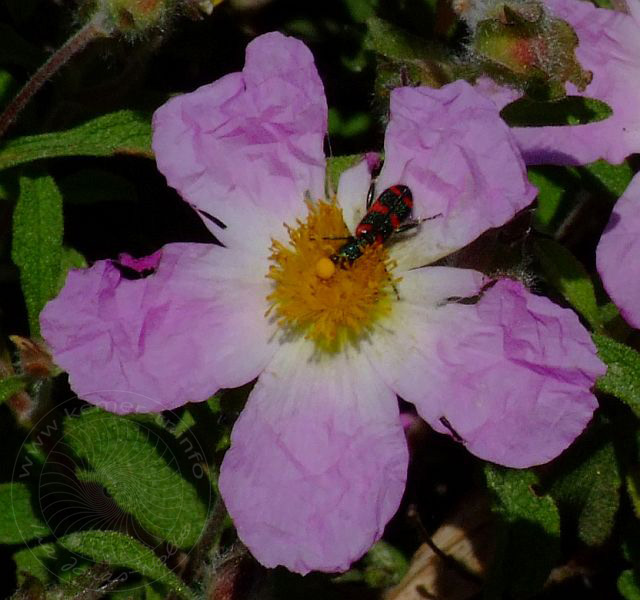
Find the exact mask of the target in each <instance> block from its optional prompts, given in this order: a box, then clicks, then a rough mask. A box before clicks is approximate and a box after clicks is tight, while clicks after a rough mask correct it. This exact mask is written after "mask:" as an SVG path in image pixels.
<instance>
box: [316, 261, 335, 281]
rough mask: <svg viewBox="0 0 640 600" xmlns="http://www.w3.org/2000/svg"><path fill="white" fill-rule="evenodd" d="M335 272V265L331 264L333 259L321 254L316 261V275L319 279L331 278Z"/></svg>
mask: <svg viewBox="0 0 640 600" xmlns="http://www.w3.org/2000/svg"><path fill="white" fill-rule="evenodd" d="M335 272H336V266H335V265H334V264H333V261H332V260H331V259H330V258H327V257H326V256H323V257H322V258H321V259H320V260H319V261H318V262H317V263H316V275H317V276H318V277H320V279H331V277H333V274H334V273H335Z"/></svg>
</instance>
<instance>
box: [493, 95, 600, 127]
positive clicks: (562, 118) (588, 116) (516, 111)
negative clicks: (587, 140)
mask: <svg viewBox="0 0 640 600" xmlns="http://www.w3.org/2000/svg"><path fill="white" fill-rule="evenodd" d="M612 113H613V111H612V110H611V107H610V106H609V105H608V104H606V103H605V102H602V100H596V99H595V98H585V97H583V96H567V97H565V98H563V99H562V100H555V101H553V102H539V101H537V100H531V99H530V98H519V99H518V100H515V101H514V102H511V103H510V104H507V105H506V106H505V107H504V108H503V109H502V110H501V111H500V116H501V117H502V118H503V119H504V120H505V121H506V122H507V124H509V125H510V126H511V127H544V126H547V125H584V124H586V123H594V122H595V121H602V120H604V119H606V118H607V117H610V116H611V115H612Z"/></svg>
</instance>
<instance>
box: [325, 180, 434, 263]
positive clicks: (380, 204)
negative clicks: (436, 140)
mask: <svg viewBox="0 0 640 600" xmlns="http://www.w3.org/2000/svg"><path fill="white" fill-rule="evenodd" d="M374 194H375V186H374V184H372V185H371V187H370V188H369V193H368V194H367V213H366V214H365V216H364V217H363V218H362V220H361V221H360V223H358V226H357V227H356V230H355V233H354V235H352V236H350V237H348V238H346V239H347V241H346V242H345V243H344V244H343V245H342V246H340V248H338V251H337V252H336V253H335V254H332V255H331V256H330V257H329V258H330V259H331V260H332V261H333V262H334V263H335V264H340V263H343V262H350V263H351V262H353V261H354V260H356V259H357V258H359V257H361V256H362V253H363V251H364V249H365V247H367V246H379V245H381V244H384V243H385V242H386V241H387V240H388V239H389V238H390V237H391V234H393V233H398V232H401V231H406V230H408V229H411V228H413V227H416V226H417V225H418V224H419V223H420V222H421V220H411V221H408V222H406V221H407V219H408V218H409V215H410V214H411V209H412V208H413V195H412V194H411V190H410V189H409V188H408V187H407V186H406V185H392V186H391V187H389V188H387V189H386V190H384V191H383V192H382V193H381V194H380V195H379V196H378V197H377V198H376V200H375V202H374V201H373V198H374Z"/></svg>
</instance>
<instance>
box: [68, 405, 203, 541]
mask: <svg viewBox="0 0 640 600" xmlns="http://www.w3.org/2000/svg"><path fill="white" fill-rule="evenodd" d="M64 432H65V441H66V442H67V443H68V444H69V446H70V447H71V449H72V450H73V451H74V452H75V453H76V454H77V455H78V456H79V457H80V458H82V459H84V460H86V462H87V463H88V464H89V466H90V470H83V471H81V472H79V473H78V476H79V477H80V478H81V479H83V480H85V481H92V482H96V483H99V484H100V485H102V486H104V487H105V488H106V490H107V491H108V492H109V494H110V495H111V496H112V498H113V499H114V500H115V501H116V502H117V504H118V505H119V506H120V507H122V508H123V509H124V510H125V511H127V512H129V513H131V514H132V515H134V516H135V517H136V518H137V520H138V521H139V522H140V524H141V525H142V526H143V527H144V528H145V529H146V530H147V531H148V532H149V533H152V534H153V535H156V536H158V537H159V538H161V539H166V540H168V541H170V542H171V543H173V544H175V545H176V546H178V547H188V546H191V545H193V544H194V543H195V542H196V541H197V540H198V537H199V536H200V534H201V532H202V530H203V528H204V524H205V520H206V517H207V511H208V502H207V501H206V500H204V499H203V498H202V497H201V492H202V490H200V489H199V488H198V486H197V485H196V483H195V481H193V479H192V478H191V477H190V473H189V474H188V475H187V478H185V476H184V470H186V469H189V470H190V466H185V465H184V464H182V463H181V461H180V460H179V459H178V458H177V457H178V456H181V455H182V454H183V451H182V450H180V448H179V447H178V445H177V444H176V443H175V441H174V440H173V438H172V437H171V436H169V435H166V434H165V432H163V431H162V430H159V429H157V428H155V427H153V426H152V425H148V424H146V423H143V422H134V421H132V420H130V419H127V418H124V417H119V416H116V415H113V414H111V413H107V412H104V411H101V410H97V409H96V410H89V411H85V412H84V413H83V414H82V415H81V416H80V417H75V418H68V419H67V420H66V421H65V425H64Z"/></svg>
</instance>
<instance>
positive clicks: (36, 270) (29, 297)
mask: <svg viewBox="0 0 640 600" xmlns="http://www.w3.org/2000/svg"><path fill="white" fill-rule="evenodd" d="M62 229H63V221H62V196H61V195H60V192H59V191H58V188H57V186H56V184H55V181H54V180H53V179H52V178H51V177H49V176H48V175H40V176H35V177H28V176H23V177H21V178H20V194H19V196H18V202H17V204H16V207H15V210H14V213H13V246H12V252H11V257H12V258H13V261H14V262H15V263H16V265H17V266H18V268H19V269H20V282H21V284H22V291H23V293H24V298H25V302H26V304H27V312H28V314H29V327H30V331H31V335H32V337H35V336H37V335H38V334H39V332H40V324H39V322H38V317H39V315H40V311H41V310H42V309H43V308H44V305H45V304H46V303H47V302H48V301H49V300H50V299H51V298H53V296H55V294H56V293H57V292H58V281H59V278H60V269H61V259H62Z"/></svg>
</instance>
